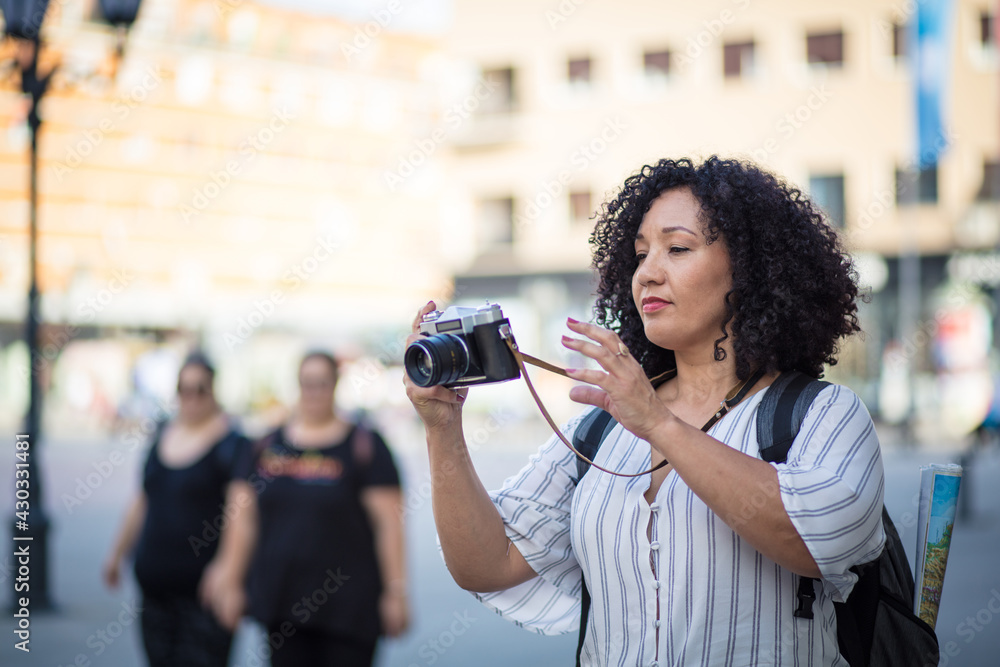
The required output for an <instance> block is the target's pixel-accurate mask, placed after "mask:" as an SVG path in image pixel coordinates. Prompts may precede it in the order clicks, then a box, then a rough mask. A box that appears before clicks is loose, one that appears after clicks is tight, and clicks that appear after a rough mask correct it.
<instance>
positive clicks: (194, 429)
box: [103, 354, 255, 667]
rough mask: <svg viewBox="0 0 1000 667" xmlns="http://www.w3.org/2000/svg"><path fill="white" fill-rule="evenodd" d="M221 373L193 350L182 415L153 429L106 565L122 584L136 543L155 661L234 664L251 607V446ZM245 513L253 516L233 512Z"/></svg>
mask: <svg viewBox="0 0 1000 667" xmlns="http://www.w3.org/2000/svg"><path fill="white" fill-rule="evenodd" d="M214 375H215V371H214V369H213V368H212V365H211V364H210V363H209V362H208V360H207V359H206V358H205V357H204V356H202V355H200V354H192V355H191V356H189V357H188V358H187V359H186V360H185V362H184V364H183V366H182V367H181V370H180V373H179V375H178V381H177V395H178V398H179V409H178V411H177V415H176V417H175V418H174V419H172V420H171V421H169V422H167V423H165V424H162V425H161V426H160V428H159V429H158V430H157V432H156V435H155V436H154V438H153V442H152V446H151V447H150V450H149V456H148V458H147V460H146V465H145V468H144V473H143V485H142V490H141V491H140V492H139V495H138V497H137V498H136V499H135V501H134V502H133V503H132V505H131V507H130V508H129V510H128V512H127V514H126V517H125V521H124V523H123V525H122V528H121V530H120V531H119V534H118V538H117V540H116V541H115V544H114V547H113V548H112V551H111V554H110V556H109V558H108V560H107V561H106V564H105V566H104V573H103V574H104V580H105V582H106V583H107V585H108V586H109V587H111V588H115V587H116V586H117V585H118V582H119V576H120V575H119V573H120V570H121V564H122V561H123V560H124V559H125V558H126V556H128V555H129V554H130V553H133V552H134V557H135V575H136V580H137V581H138V583H139V587H140V588H141V589H142V594H143V602H142V623H141V627H142V639H143V646H144V648H145V650H146V655H147V657H148V659H149V663H150V665H152V666H153V667H161V666H162V667H173V666H178V667H180V666H183V667H202V666H204V667H209V666H218V667H224V666H225V665H226V663H227V661H228V658H229V649H230V645H231V643H232V633H233V630H234V629H235V627H236V625H237V624H238V622H239V619H240V617H241V616H242V613H243V608H244V602H245V595H244V579H245V574H246V569H247V564H248V560H249V552H250V549H251V547H252V544H253V530H254V526H255V521H254V520H253V518H254V517H253V513H254V506H253V490H252V489H251V488H250V485H249V484H248V483H247V481H246V475H247V473H248V470H249V459H250V456H251V453H250V447H249V443H248V441H247V440H246V438H244V437H243V436H242V435H241V434H240V433H239V432H238V431H237V430H236V429H235V428H234V427H233V425H232V424H231V423H230V420H229V418H228V417H227V416H226V415H225V414H224V413H223V412H222V410H221V408H220V407H219V404H218V403H217V402H216V400H215V396H214V393H213V390H212V381H213V378H214ZM241 513H242V514H244V515H246V516H245V518H247V519H248V520H245V521H233V518H235V517H237V516H238V515H239V514H241Z"/></svg>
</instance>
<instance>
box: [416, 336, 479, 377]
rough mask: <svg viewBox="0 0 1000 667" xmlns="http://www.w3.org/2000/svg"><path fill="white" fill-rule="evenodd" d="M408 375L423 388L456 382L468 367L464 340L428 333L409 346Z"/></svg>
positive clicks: (467, 354) (467, 352)
mask: <svg viewBox="0 0 1000 667" xmlns="http://www.w3.org/2000/svg"><path fill="white" fill-rule="evenodd" d="M403 365H404V366H405V367H406V374H407V375H409V376H410V379H411V380H413V383H414V384H416V385H418V386H420V387H433V386H434V385H438V384H448V383H450V382H455V381H456V380H458V379H459V378H460V377H462V376H463V375H465V372H466V371H467V370H469V351H468V349H467V348H466V347H465V341H463V340H462V339H461V338H459V337H458V336H456V335H454V334H439V335H437V336H428V337H427V338H424V339H422V340H418V341H416V342H414V343H412V344H411V345H410V346H409V347H408V348H406V355H405V356H404V357H403Z"/></svg>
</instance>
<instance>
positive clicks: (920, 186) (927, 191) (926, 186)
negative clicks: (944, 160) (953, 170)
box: [896, 165, 938, 204]
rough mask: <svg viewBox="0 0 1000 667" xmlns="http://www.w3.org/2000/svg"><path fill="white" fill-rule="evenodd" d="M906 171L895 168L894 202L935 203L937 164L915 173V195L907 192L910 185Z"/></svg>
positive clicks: (936, 197) (936, 195)
mask: <svg viewBox="0 0 1000 667" xmlns="http://www.w3.org/2000/svg"><path fill="white" fill-rule="evenodd" d="M908 183H909V181H908V179H907V173H906V172H905V171H903V170H902V169H897V170H896V203H897V204H909V203H918V204H936V203H937V200H938V170H937V165H934V166H933V167H927V168H925V169H921V170H920V173H919V174H918V175H917V184H916V185H917V188H916V189H917V191H916V196H914V195H913V194H912V193H911V192H909V189H910V186H909V184H908Z"/></svg>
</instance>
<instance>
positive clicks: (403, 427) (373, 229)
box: [0, 0, 1000, 667]
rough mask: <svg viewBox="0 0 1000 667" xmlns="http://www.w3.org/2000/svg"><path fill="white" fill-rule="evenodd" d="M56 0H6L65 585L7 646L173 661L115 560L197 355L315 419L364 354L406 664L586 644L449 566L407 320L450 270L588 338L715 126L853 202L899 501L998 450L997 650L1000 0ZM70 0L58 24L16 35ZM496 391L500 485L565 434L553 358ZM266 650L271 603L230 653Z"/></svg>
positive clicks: (14, 146)
mask: <svg viewBox="0 0 1000 667" xmlns="http://www.w3.org/2000/svg"><path fill="white" fill-rule="evenodd" d="M45 5H46V3H44V2H38V1H36V0H0V8H2V10H3V14H4V16H3V20H4V21H5V23H4V25H5V33H7V36H6V37H5V39H4V41H3V42H2V43H0V130H2V132H0V438H4V439H6V440H7V441H8V442H9V443H10V445H9V447H8V446H6V445H5V446H3V447H0V452H9V454H2V455H0V480H2V481H0V517H2V518H3V519H2V523H3V524H4V526H5V528H4V530H0V534H2V535H7V534H8V533H7V532H6V526H9V525H11V524H12V523H13V520H14V518H13V517H14V490H13V484H11V483H9V482H10V481H11V480H13V469H14V462H15V461H14V434H15V433H19V432H24V430H25V428H26V427H25V415H26V414H28V415H30V414H32V410H30V409H29V408H30V407H31V406H32V405H34V406H35V408H36V410H35V412H34V414H35V415H36V418H37V422H38V427H37V429H35V428H33V427H32V428H30V429H29V430H32V431H33V432H37V433H39V434H40V437H39V438H36V439H35V440H34V441H33V447H34V450H33V451H34V452H35V454H36V455H37V460H36V463H37V465H38V468H37V470H36V471H35V472H36V474H37V478H38V479H40V480H42V481H44V484H45V486H44V494H45V495H44V500H43V502H44V507H45V508H46V510H47V513H48V515H49V519H50V521H51V528H50V532H49V546H48V554H49V562H48V572H49V582H48V583H49V586H48V588H49V595H50V598H51V600H52V602H53V604H54V606H55V610H54V611H52V612H49V613H46V614H44V615H43V614H39V615H38V616H37V618H36V619H35V622H36V625H34V626H33V627H34V630H35V633H36V634H34V635H33V644H32V645H33V651H32V653H31V655H30V656H25V655H24V654H22V653H20V652H18V651H15V650H14V649H13V647H12V644H13V639H12V637H13V634H12V633H11V632H10V629H12V627H13V626H12V623H11V620H12V619H10V618H9V617H8V616H7V615H5V616H4V620H3V621H2V622H0V636H4V637H6V639H4V641H3V642H2V643H0V664H3V665H8V664H16V665H20V664H30V665H69V664H82V663H80V662H77V661H78V656H82V657H83V660H84V661H90V664H94V665H138V664H141V660H140V658H139V656H140V652H139V644H138V632H137V627H136V626H135V624H134V620H135V614H134V603H135V602H137V601H138V594H137V591H136V589H135V586H134V582H131V581H130V582H129V583H128V585H127V586H126V588H125V589H124V591H119V592H117V593H115V594H111V593H108V592H107V591H105V590H104V589H103V588H102V586H101V584H100V580H99V565H100V563H101V561H102V559H103V558H104V556H105V554H106V553H107V551H108V549H109V547H110V540H111V537H112V535H113V534H114V531H115V530H116V529H117V526H118V525H119V522H120V520H121V518H122V512H123V510H124V503H125V501H126V499H127V498H128V497H129V495H130V494H131V493H132V492H133V491H134V490H135V489H136V488H137V485H138V480H139V470H140V467H141V465H142V462H143V461H144V459H145V455H146V448H147V446H148V436H149V435H150V433H151V432H152V428H151V426H150V425H151V424H152V420H156V419H161V418H163V417H165V416H166V415H168V414H170V413H171V411H172V410H173V409H174V406H175V398H174V391H175V389H176V384H177V369H178V367H179V364H180V362H181V360H182V359H183V358H184V356H185V355H186V353H187V352H188V351H189V350H190V349H192V348H194V347H199V348H202V349H204V350H206V351H207V352H208V353H209V354H210V355H211V357H212V359H213V361H214V362H215V363H216V365H217V368H218V376H217V380H216V391H217V394H218V396H219V399H220V401H221V402H222V404H223V405H224V406H225V408H226V409H227V410H228V411H229V412H230V413H232V414H234V415H236V416H237V417H239V418H240V420H241V422H242V424H243V426H244V428H245V429H246V431H247V432H248V433H249V434H251V435H259V434H262V433H263V432H264V431H265V430H266V429H267V428H269V427H270V426H272V425H274V424H276V423H278V422H280V421H281V420H283V419H284V418H285V417H286V416H287V414H288V409H289V407H290V406H291V405H292V404H293V403H294V401H295V398H296V392H297V385H296V368H297V361H298V359H299V358H300V356H301V354H302V353H303V351H305V350H306V349H310V348H314V347H325V348H328V349H332V350H334V351H335V352H336V353H337V354H338V356H339V357H341V358H342V359H343V360H344V371H343V374H342V379H341V381H340V384H339V386H338V390H337V392H338V393H337V401H338V404H339V405H340V406H341V407H343V408H344V409H345V410H349V411H361V410H363V411H365V412H366V413H367V414H369V415H370V416H371V418H372V419H373V420H374V421H375V422H376V423H377V424H378V425H379V426H380V428H381V429H382V430H383V431H384V432H385V433H386V434H387V436H388V439H389V441H390V444H391V445H392V446H393V448H394V451H395V453H396V456H397V458H398V460H399V462H400V463H401V465H402V467H403V468H404V469H405V471H406V496H407V520H408V527H407V530H408V535H409V541H410V545H411V547H412V548H411V553H410V562H411V570H412V573H413V576H412V577H411V578H412V580H413V591H412V594H413V599H414V606H415V622H414V627H413V629H412V630H411V632H410V633H409V634H408V635H407V636H406V637H404V638H402V639H399V640H395V641H392V642H387V643H386V644H385V645H384V646H383V648H382V650H381V652H380V658H379V659H380V661H381V662H380V664H382V665H384V666H393V667H395V666H397V665H400V666H402V667H410V666H411V665H432V664H436V665H473V664H475V665H493V664H497V665H500V664H509V663H512V662H518V661H519V662H521V663H522V664H525V665H536V664H570V663H571V661H572V655H573V651H574V649H575V641H576V640H575V637H560V638H545V637H539V636H536V635H532V634H530V633H527V632H524V631H521V630H518V629H517V628H515V627H513V626H511V625H510V624H508V623H506V622H504V621H502V620H501V619H499V618H497V617H495V616H493V614H492V613H491V612H489V611H488V610H486V609H485V608H484V607H482V606H481V605H479V604H478V603H477V602H476V601H475V600H474V599H473V598H472V597H471V596H469V595H468V594H466V593H464V592H462V591H461V590H459V589H458V588H457V587H456V586H455V585H454V584H453V583H452V582H451V579H450V577H449V576H448V574H447V572H446V571H445V569H444V567H443V564H442V563H441V560H440V557H439V556H438V554H437V550H436V546H435V537H434V528H433V520H432V517H431V515H430V502H429V485H428V480H427V463H426V454H425V453H424V449H423V438H422V433H421V430H420V427H419V423H418V422H417V421H416V419H415V416H414V415H413V413H412V409H411V408H410V407H409V404H408V403H407V402H406V400H405V396H404V395H403V392H402V390H401V382H400V381H401V377H402V372H403V371H402V368H401V366H400V363H401V359H402V352H403V344H404V339H405V336H406V333H407V332H408V329H409V325H410V322H411V320H412V318H413V315H414V313H415V311H416V310H417V308H419V307H420V306H421V305H423V304H424V303H426V302H427V301H428V300H429V299H433V300H435V301H436V302H438V304H439V305H446V304H452V303H457V304H460V305H477V304H482V303H483V302H484V301H485V300H486V299H489V300H490V301H492V302H496V303H499V304H500V305H501V306H502V307H503V310H504V313H505V314H506V315H507V316H508V317H509V318H510V320H511V322H512V326H513V328H514V331H515V333H516V334H517V336H518V340H519V342H520V344H521V347H522V348H524V349H525V350H526V351H529V352H531V353H532V354H535V355H536V356H540V357H542V358H544V359H547V360H551V361H553V362H556V363H561V364H567V365H569V364H571V362H573V361H574V360H573V359H571V358H570V357H569V356H568V354H567V353H566V351H565V349H564V348H563V347H562V346H561V345H559V336H560V335H561V334H562V333H564V330H563V322H564V320H565V318H566V317H567V316H573V317H576V318H577V319H587V318H588V317H589V316H590V313H591V306H592V303H593V291H594V287H595V283H594V275H593V272H592V270H591V268H590V254H589V246H588V243H587V241H588V236H589V234H590V232H591V230H592V229H593V216H594V215H595V212H597V211H598V210H599V207H600V205H601V203H602V202H603V201H604V200H605V199H606V198H607V197H608V195H609V194H610V193H612V192H614V191H615V190H616V188H618V187H619V186H620V185H621V183H622V181H623V180H624V179H625V178H626V177H627V176H628V175H630V174H631V173H634V172H635V171H636V170H638V169H639V167H641V166H642V165H643V164H646V163H651V162H654V161H656V160H658V159H660V158H663V157H675V158H676V157H683V156H690V157H692V158H695V159H703V158H705V157H707V156H709V155H712V154H716V153H717V154H719V155H721V156H723V157H740V158H745V159H750V160H753V161H755V162H757V163H759V164H761V165H762V166H764V167H765V168H767V169H769V170H772V171H773V172H775V173H776V174H778V175H779V176H780V177H782V178H784V179H786V180H788V181H789V182H791V183H793V184H794V185H795V186H796V187H798V188H800V189H801V190H802V191H803V192H805V193H806V194H807V195H808V196H810V197H811V198H813V200H814V201H816V202H817V203H818V204H819V205H820V206H821V207H822V208H823V210H824V212H825V214H826V215H827V216H828V218H829V220H830V221H831V222H832V223H833V224H834V225H835V226H837V227H838V229H839V230H840V231H841V235H842V238H843V242H844V244H845V246H846V247H847V248H848V249H849V251H850V252H851V253H852V255H853V257H854V259H855V265H856V268H857V271H858V274H859V280H860V282H861V283H862V284H863V286H864V287H865V288H866V289H867V290H868V291H869V293H870V295H871V299H870V301H869V302H868V303H864V304H861V312H860V318H861V326H862V328H863V329H864V331H865V335H864V336H863V337H856V338H855V339H852V340H851V341H848V342H846V343H845V344H844V345H843V348H842V350H841V355H840V363H839V364H838V365H837V366H835V367H833V368H831V369H829V372H828V373H827V379H829V380H832V381H835V382H840V383H843V384H845V385H847V386H849V387H851V388H852V389H853V390H854V391H856V392H857V393H858V394H859V395H860V396H861V397H862V398H863V399H864V401H865V403H866V404H867V406H868V409H869V411H870V412H871V413H872V415H873V417H874V418H875V420H876V424H877V426H878V429H879V433H880V437H881V439H882V443H883V448H884V452H885V458H886V471H887V481H886V502H887V505H888V506H889V509H890V511H891V512H892V513H893V516H894V518H896V523H897V525H900V524H901V523H902V522H903V519H902V517H903V516H904V515H906V514H907V513H908V512H911V511H915V505H916V504H915V501H914V498H913V496H914V493H915V492H916V489H917V485H918V481H919V471H918V468H919V465H921V464H924V463H928V462H938V463H945V462H952V461H962V462H963V463H964V464H965V465H966V466H967V469H966V481H965V484H966V491H968V494H967V495H966V496H963V498H962V500H961V502H960V507H959V510H960V514H961V515H962V516H961V520H960V521H959V523H958V524H956V527H955V530H954V535H953V544H952V554H951V557H950V560H949V563H948V565H949V567H948V571H947V572H948V573H947V578H946V580H945V586H944V593H943V598H942V606H941V614H940V616H939V618H938V631H939V634H940V637H941V640H942V646H944V645H945V643H946V642H948V641H954V642H955V649H956V650H955V651H952V654H948V655H946V656H945V657H943V658H942V661H941V664H942V665H944V664H951V665H970V666H976V667H978V666H979V665H984V666H985V665H996V664H997V658H996V657H995V656H997V655H1000V633H998V632H997V631H996V629H997V628H1000V613H998V612H995V611H993V610H994V609H1000V568H998V567H997V565H998V563H1000V559H998V558H997V555H996V554H997V553H1000V509H998V508H1000V485H997V483H996V480H998V479H1000V476H998V475H1000V448H998V447H997V439H998V436H997V432H998V429H1000V395H998V377H1000V366H998V362H1000V356H998V345H1000V333H998V327H997V326H996V324H997V307H998V305H1000V293H998V286H1000V48H998V36H997V35H998V28H997V21H996V17H997V14H998V11H1000V3H997V2H996V1H994V0H919V1H918V0H845V1H844V2H839V3H829V2H819V1H818V0H806V1H801V2H796V1H793V0H712V1H708V2H701V3H686V2H680V1H679V0H670V1H665V2H653V1H652V0H622V1H620V2H610V0H508V1H507V2H503V3H487V2H484V1H482V0H266V1H265V0H141V3H140V2H138V1H136V0H131V1H128V0H123V1H122V2H104V1H103V0H100V1H99V0H51V1H50V2H48V3H47V8H46V6H45ZM126 6H131V7H132V9H133V10H135V9H137V11H138V14H137V17H136V16H134V15H131V16H129V15H128V12H127V11H125V10H124V9H122V7H126ZM37 7H42V8H43V15H42V16H43V18H44V20H43V21H40V22H39V25H40V32H38V33H37V34H34V35H23V34H22V35H18V34H17V30H15V29H14V28H15V23H14V19H15V18H16V17H17V16H23V15H24V14H25V12H26V11H27V12H28V13H29V14H30V12H31V11H32V8H37ZM115 8H117V10H116V11H119V12H124V13H123V14H114V15H113V12H112V9H115ZM46 9H47V11H46ZM133 19H134V20H133ZM109 21H110V22H111V23H114V24H115V25H109ZM15 37H18V38H17V39H15ZM34 38H38V40H37V41H35V39H34ZM33 140H35V141H33ZM33 146H34V150H33ZM33 156H34V157H33ZM33 175H34V178H33ZM32 183H34V184H35V186H36V192H37V197H35V198H34V200H33V198H32V197H31V195H30V193H31V191H32ZM32 220H34V232H33V231H32V224H31V222H30V221H32ZM33 236H34V238H35V241H36V245H35V247H36V248H37V250H36V252H35V253H33V252H32V250H31V249H32V247H33V244H32V237H33ZM33 275H34V276H35V280H34V281H33V280H32V276H33ZM33 287H34V288H35V289H32V288H33ZM36 295H37V297H36ZM32 303H33V304H34V308H33V309H32V307H31V304H32ZM29 313H30V314H29ZM30 323H34V324H33V327H34V328H32V327H28V326H26V324H30ZM26 330H27V333H26ZM29 337H34V338H35V339H36V340H37V345H36V346H35V349H34V350H32V349H29V345H28V344H27V342H26V340H27V338H29ZM576 361H577V362H579V360H576ZM31 378H34V380H35V381H36V383H37V385H36V390H35V399H34V400H32V391H31V383H30V382H29V379H31ZM534 379H535V381H536V384H537V385H538V387H539V391H540V392H541V393H542V395H543V398H544V400H545V402H546V404H547V405H548V406H549V407H550V409H551V410H552V412H553V414H554V415H556V416H557V419H568V418H570V417H571V416H572V415H573V414H575V410H576V408H575V407H574V406H573V405H572V404H571V403H570V402H569V400H568V398H567V396H566V393H567V389H568V387H569V385H568V383H567V381H566V380H564V379H563V378H559V377H556V376H551V375H548V374H543V373H541V372H539V373H536V374H535V375H534ZM466 411H467V413H468V415H469V417H468V418H469V420H470V427H469V432H470V433H473V434H476V433H480V434H481V435H482V437H480V438H478V439H475V440H474V441H473V443H472V444H473V446H474V449H475V450H476V451H475V456H476V460H477V464H478V465H479V469H480V470H481V472H482V476H483V478H484V482H485V483H486V485H487V487H488V488H489V487H495V486H497V485H499V484H500V483H502V481H503V479H504V478H505V477H507V476H509V475H512V474H514V473H515V472H516V471H517V470H518V469H519V468H520V467H521V466H522V465H523V463H524V462H525V460H526V458H527V456H528V455H529V454H530V452H532V451H534V449H535V448H536V447H537V446H538V445H539V444H540V442H542V441H543V440H544V439H545V438H546V437H547V432H546V431H545V427H544V424H543V422H541V419H540V417H539V416H538V415H537V412H536V409H535V407H534V406H533V404H532V403H531V400H530V397H529V396H528V394H527V391H526V389H525V387H524V386H523V384H522V383H519V382H514V383H507V384H504V385H497V386H490V387H482V388H477V390H476V391H473V392H472V397H471V398H470V400H469V403H468V405H467V408H466ZM28 421H29V422H30V421H31V420H28ZM496 422H500V423H501V424H502V425H503V428H502V429H500V430H499V431H496V430H495V429H493V428H492V427H491V428H487V425H490V424H494V423H496ZM477 429H478V430H477ZM908 528H909V530H907V529H906V528H903V527H902V526H900V529H901V532H902V533H903V539H904V542H906V543H907V545H908V547H909V548H911V549H912V548H913V547H914V545H913V544H911V542H914V541H915V527H914V526H913V525H910V526H908ZM5 539H6V538H5ZM11 553H12V549H7V548H4V549H2V550H0V582H2V587H0V589H2V591H3V592H2V593H0V605H3V606H4V607H5V608H6V607H7V605H9V604H10V602H11V600H10V593H11V588H12V587H11V577H12V574H13V570H12V560H11V558H12V557H11ZM123 605H124V606H123ZM112 631H115V632H116V633H118V634H116V636H114V637H112V635H111V632H112ZM98 633H103V636H104V637H107V638H108V639H111V640H112V641H108V640H107V639H101V638H100V636H101V635H99V634H98ZM258 649H259V636H258V634H257V632H255V629H254V628H253V627H251V626H249V625H247V626H245V627H244V628H243V629H242V631H241V635H240V643H239V646H238V647H237V649H236V650H235V651H234V655H233V664H234V665H240V666H244V665H245V666H247V667H251V666H252V665H254V664H260V662H257V663H255V662H254V661H255V660H257V658H256V657H255V656H256V655H257V654H258V653H259V651H258Z"/></svg>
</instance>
